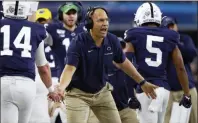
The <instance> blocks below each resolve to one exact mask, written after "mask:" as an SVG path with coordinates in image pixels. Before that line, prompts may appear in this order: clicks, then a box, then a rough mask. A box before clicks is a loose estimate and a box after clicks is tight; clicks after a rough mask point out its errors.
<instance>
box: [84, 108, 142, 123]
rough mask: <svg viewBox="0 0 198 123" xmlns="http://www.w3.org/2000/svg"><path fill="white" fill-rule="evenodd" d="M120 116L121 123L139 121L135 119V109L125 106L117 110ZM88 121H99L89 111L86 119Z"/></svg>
mask: <svg viewBox="0 0 198 123" xmlns="http://www.w3.org/2000/svg"><path fill="white" fill-rule="evenodd" d="M119 114H120V118H121V121H122V123H139V121H138V119H137V114H136V112H135V110H133V109H130V108H125V109H123V110H121V111H119ZM88 123H100V121H99V120H98V118H97V117H96V116H95V115H94V113H93V112H92V111H91V112H90V115H89V119H88Z"/></svg>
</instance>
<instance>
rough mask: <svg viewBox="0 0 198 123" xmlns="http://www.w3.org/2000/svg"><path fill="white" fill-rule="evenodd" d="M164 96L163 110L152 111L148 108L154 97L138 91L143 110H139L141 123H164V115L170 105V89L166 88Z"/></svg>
mask: <svg viewBox="0 0 198 123" xmlns="http://www.w3.org/2000/svg"><path fill="white" fill-rule="evenodd" d="M164 90H165V92H164V98H163V102H162V112H151V111H149V110H148V107H149V105H150V104H151V101H152V98H151V97H150V98H148V97H147V95H146V94H145V93H137V94H136V96H137V99H138V100H139V101H140V104H141V108H142V109H141V111H140V110H138V111H137V114H138V117H139V120H140V123H164V117H165V113H166V107H167V105H168V100H169V94H170V91H168V90H166V89H164Z"/></svg>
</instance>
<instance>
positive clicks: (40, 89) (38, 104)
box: [29, 74, 50, 123]
mask: <svg viewBox="0 0 198 123" xmlns="http://www.w3.org/2000/svg"><path fill="white" fill-rule="evenodd" d="M35 81H36V99H35V101H34V103H33V110H32V113H31V118H30V121H29V123H50V117H49V114H48V100H47V94H48V90H47V88H46V86H45V85H44V83H43V82H42V80H41V79H40V75H39V74H36V78H35Z"/></svg>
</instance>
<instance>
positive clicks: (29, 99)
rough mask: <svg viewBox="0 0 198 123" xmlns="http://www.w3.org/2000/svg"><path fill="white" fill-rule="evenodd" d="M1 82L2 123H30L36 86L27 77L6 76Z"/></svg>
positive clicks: (0, 79)
mask: <svg viewBox="0 0 198 123" xmlns="http://www.w3.org/2000/svg"><path fill="white" fill-rule="evenodd" d="M0 82H1V123H28V121H29V119H30V115H31V111H32V104H33V101H34V99H35V96H36V84H35V82H34V81H33V80H32V79H30V78H27V77H20V76H4V77H1V78H0Z"/></svg>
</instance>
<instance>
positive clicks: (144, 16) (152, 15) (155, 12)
mask: <svg viewBox="0 0 198 123" xmlns="http://www.w3.org/2000/svg"><path fill="white" fill-rule="evenodd" d="M161 20H162V12H161V10H160V8H159V7H158V6H157V5H156V4H154V3H151V2H146V3H143V4H142V5H141V6H140V7H139V8H138V9H137V11H136V13H135V19H134V21H135V23H136V24H137V26H141V25H142V24H145V23H150V22H152V23H157V24H159V25H160V24H161Z"/></svg>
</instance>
